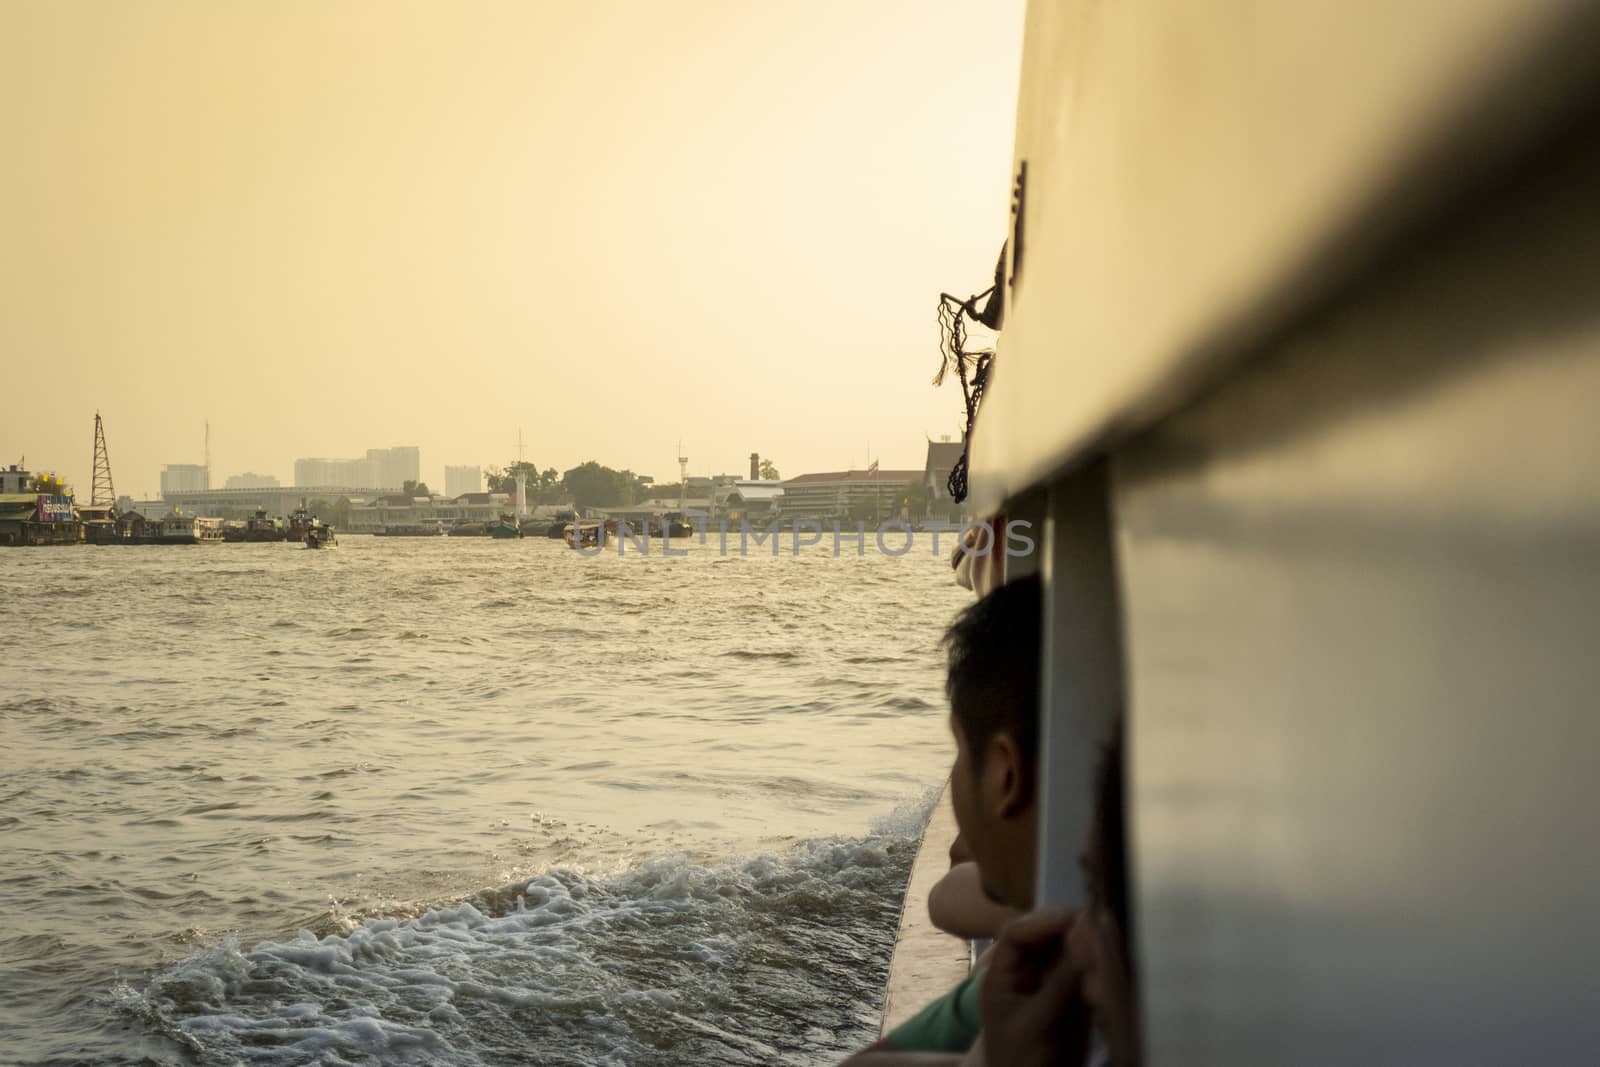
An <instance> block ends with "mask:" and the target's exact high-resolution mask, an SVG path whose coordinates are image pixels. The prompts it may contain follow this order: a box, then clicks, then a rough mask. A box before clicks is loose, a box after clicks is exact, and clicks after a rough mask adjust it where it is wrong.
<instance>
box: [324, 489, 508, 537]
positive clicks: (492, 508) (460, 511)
mask: <svg viewBox="0 0 1600 1067" xmlns="http://www.w3.org/2000/svg"><path fill="white" fill-rule="evenodd" d="M511 507H512V504H511V494H509V493H462V494H461V495H459V496H457V497H454V498H452V497H442V496H436V497H410V496H406V495H405V494H403V493H385V494H382V495H379V496H369V497H368V498H366V499H364V500H361V501H354V500H352V501H351V502H350V519H349V521H348V522H347V523H346V528H347V529H348V530H349V531H350V532H351V533H377V532H378V531H379V530H382V529H383V528H384V527H385V526H387V525H391V524H393V525H400V524H413V523H419V524H420V523H432V522H443V523H444V524H445V525H446V526H453V525H455V524H456V523H484V524H488V523H492V522H494V521H496V520H497V519H499V518H500V516H501V515H502V514H503V513H505V512H508V511H510V510H511ZM537 510H538V509H535V511H536V513H537Z"/></svg>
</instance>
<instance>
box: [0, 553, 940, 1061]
mask: <svg viewBox="0 0 1600 1067" xmlns="http://www.w3.org/2000/svg"><path fill="white" fill-rule="evenodd" d="M869 545H870V542H869ZM656 547H657V548H659V546H656ZM735 547H736V546H735ZM891 547H894V546H893V545H891ZM0 593H3V596H4V603H5V604H6V605H7V621H8V624H9V626H10V632H11V640H10V641H9V642H8V643H7V645H6V652H7V655H6V659H7V664H6V667H5V669H4V672H3V675H0V676H3V677H4V679H5V683H6V684H5V688H4V690H3V691H0V860H3V862H0V914H3V915H4V917H5V923H4V925H3V927H0V1062H6V1063H62V1064H65V1063H97V1064H98V1063H175V1064H176V1063H219V1064H220V1063H229V1064H231V1063H245V1064H258V1063H259V1064H296V1063H327V1064H345V1063H349V1064H355V1063H376V1062H383V1063H404V1062H410V1063H446V1064H478V1063H539V1064H613V1063H615V1064H657V1063H659V1064H668V1063H672V1064H677V1063H683V1064H689V1063H771V1062H779V1061H781V1062H785V1063H829V1062H832V1061H833V1060H835V1059H837V1058H838V1055H839V1053H840V1052H841V1051H843V1050H845V1049H848V1048H851V1047H853V1046H855V1045H858V1044H860V1043H861V1042H862V1041H864V1040H865V1039H866V1038H867V1037H869V1036H871V1035H872V1033H873V1032H874V1028H875V1026H876V1022H877V1009H878V1000H879V997H880V995H881V989H882V983H883V977H884V973H885V971H886V968H887V963H888V956H889V951H890V947H891V944H892V941H893V934H894V923H895V918H896V915H897V913H898V908H899V898H900V894H901V891H902V888H903V886H904V882H905V878H906V874H907V871H908V869H909V865H910V859H911V853H912V851H913V850H914V847H915V841H916V834H917V832H918V830H919V828H920V817H921V814H922V812H923V811H924V810H925V807H926V804H927V801H928V797H929V792H930V790H931V789H932V788H933V787H935V786H936V784H937V783H938V782H939V781H940V780H941V779H942V777H943V773H944V772H945V770H946V769H947V768H948V761H949V741H948V737H947V733H946V728H945V725H944V716H943V714H942V711H941V706H942V697H941V692H940V682H941V672H940V665H939V654H938V649H937V641H938V637H939V634H940V632H941V631H942V629H943V627H944V626H945V625H946V624H947V623H948V622H949V620H950V618H951V617H952V616H953V615H954V613H955V612H956V611H957V610H959V608H960V607H961V606H962V605H963V604H964V603H965V596H966V594H963V592H962V591H961V590H960V589H959V588H958V587H956V586H955V584H954V583H953V582H952V580H951V577H950V571H949V568H948V566H947V565H946V564H945V563H944V562H943V561H942V560H941V559H939V558H936V557H935V556H934V555H933V554H932V551H931V544H930V543H929V541H928V540H927V539H926V538H919V539H918V541H917V544H916V546H915V550H914V551H913V552H911V553H910V554H908V555H906V556H904V557H901V558H892V557H887V556H884V555H881V554H877V553H872V552H869V553H868V554H867V555H865V556H856V555H855V554H854V553H853V549H852V546H850V545H849V544H846V545H845V548H844V554H842V555H840V556H838V557H835V556H834V555H833V554H832V549H831V545H829V544H824V545H823V546H820V547H819V548H816V549H809V550H803V554H802V555H801V556H800V557H799V558H793V557H791V556H790V554H789V551H788V546H787V545H785V547H784V552H783V554H782V555H781V556H780V557H779V558H777V559H773V558H771V557H770V556H768V555H766V554H765V553H764V552H763V554H760V555H751V556H747V557H741V556H738V555H737V554H732V555H729V556H726V557H724V556H721V555H720V554H719V553H718V551H717V546H716V545H715V543H714V542H713V543H712V544H709V545H706V546H698V545H691V546H690V554H689V556H688V557H686V558H674V559H662V558H661V557H660V556H659V555H654V556H651V557H650V558H639V557H637V556H635V555H631V554H630V555H629V556H627V557H625V558H622V559H618V558H617V557H616V556H614V555H606V556H603V557H600V558H596V559H583V558H581V557H579V556H578V555H577V554H576V553H573V552H571V551H569V550H567V549H566V548H565V547H563V546H562V545H561V544H560V543H559V542H551V541H546V540H543V539H538V540H535V539H529V540H525V541H492V540H487V539H482V540H480V539H459V538H458V539H426V540H424V539H417V540H402V539H381V538H359V537H347V538H346V539H345V540H344V543H343V544H342V545H341V547H340V548H339V549H338V550H336V551H333V552H308V551H305V550H304V549H301V548H299V547H298V546H291V545H282V544H280V545H219V546H206V547H194V548H176V547H144V548H111V547H107V548H94V547H80V548H66V549H37V550H21V549H18V550H11V551H7V552H5V553H3V554H0Z"/></svg>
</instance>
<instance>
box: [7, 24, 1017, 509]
mask: <svg viewBox="0 0 1600 1067" xmlns="http://www.w3.org/2000/svg"><path fill="white" fill-rule="evenodd" d="M619 11H625V12H626V14H625V16H620V15H619ZM1022 14H1023V3H1022V0H994V2H987V0H985V2H982V3H980V2H978V0H929V2H927V3H923V4H919V5H917V6H916V7H915V9H914V10H912V9H907V8H905V7H904V6H903V5H898V4H858V3H846V2H843V0H816V2H813V3H808V4H804V5H800V4H749V3H740V2H736V0H697V2H696V3H693V4H687V5H652V4H632V5H625V6H624V7H623V8H620V9H619V8H615V7H609V6H607V5H603V4H602V5H591V4H577V5H573V4H556V3H541V2H534V0H483V2H482V3H478V4H474V5H471V6H470V9H467V10H464V9H461V8H458V7H455V6H451V5H440V4H424V3H409V2H405V0H400V2H396V3H392V4H382V5H378V4H374V3H370V2H364V0H355V2H352V3H342V4H281V5H249V4H224V5H182V4H180V5H171V6H162V5H157V6H155V7H152V6H150V5H145V4H87V3H77V2H70V0H68V2H62V3H48V4H13V5H8V6H6V7H5V8H4V10H3V12H0V69H3V70H4V71H5V72H6V85H7V88H8V90H9V91H8V92H7V93H5V94H0V138H3V139H4V143H6V144H7V145H8V146H11V147H12V148H13V149H14V154H16V155H17V156H18V158H19V159H25V160H26V161H27V165H26V166H13V167H8V168H5V169H4V171H3V172H0V232H3V233H4V234H5V235H6V239H5V242H4V246H3V247H0V289H3V291H4V292H5V293H6V313H5V314H4V315H0V352H4V353H6V356H7V366H8V370H10V372H11V375H10V377H9V378H8V381H7V389H8V394H10V395H14V396H24V397H28V398H30V402H29V403H27V404H23V405H18V406H17V408H16V410H15V411H14V412H13V413H12V417H11V418H9V419H8V421H7V424H6V428H5V430H4V432H3V433H0V459H3V461H4V462H6V463H10V462H14V461H16V460H18V459H20V458H22V457H23V456H26V457H27V461H28V463H29V464H30V465H32V466H34V467H35V468H41V469H52V470H55V471H57V472H59V473H60V474H62V475H63V476H64V477H66V478H67V479H68V480H69V481H70V482H72V483H73V484H74V485H76V486H79V487H86V486H88V485H89V483H90V481H91V476H92V462H91V461H92V456H93V448H92V445H93V436H92V435H93V421H94V413H95V411H96V409H98V410H100V412H101V413H102V414H103V415H104V417H105V427H106V437H107V443H108V445H109V449H110V455H111V462H112V466H113V468H114V470H115V472H116V480H117V487H118V490H119V491H120V492H127V493H133V494H137V495H147V494H151V495H153V494H154V493H156V492H158V491H159V488H160V484H159V479H160V471H161V469H162V467H163V466H164V465H171V464H199V465H205V464H206V462H207V457H206V453H205V442H204V425H205V422H206V421H207V420H209V421H210V424H211V449H210V464H209V465H210V469H211V473H212V484H214V485H220V484H222V483H223V482H224V481H225V480H226V478H227V477H229V476H232V475H235V474H240V473H244V472H256V473H260V474H265V475H269V476H272V477H275V478H278V479H279V480H280V481H281V482H285V483H287V482H289V481H291V480H292V479H293V464H294V461H295V460H296V459H298V458H312V457H359V456H364V455H365V451H366V449H367V448H369V447H371V446H373V445H375V444H377V445H383V444H385V443H388V442H395V441H403V442H407V443H408V444H412V445H415V446H417V447H418V448H419V449H420V450H421V452H422V455H423V456H424V458H425V460H426V463H425V465H424V466H423V467H422V469H421V471H420V473H421V475H422V478H423V480H424V481H427V482H428V483H429V484H430V486H433V485H434V483H435V481H439V482H441V483H442V480H443V471H444V468H445V467H446V466H460V465H477V466H489V465H494V466H500V465H503V464H505V463H506V462H507V461H509V460H514V459H516V458H517V456H518V446H517V441H518V434H519V431H520V433H521V436H522V440H523V446H522V449H523V451H522V454H523V455H524V456H525V457H526V458H527V459H528V460H530V461H532V462H534V463H537V464H538V465H539V466H540V467H541V468H547V467H555V468H557V469H562V470H564V469H567V468H570V467H573V466H576V465H577V464H579V463H581V462H583V461H585V460H589V459H593V460H596V461H598V462H599V463H602V464H604V465H606V466H610V467H613V468H617V469H623V468H628V469H634V470H640V471H644V472H648V473H651V474H654V475H655V476H657V477H659V478H662V479H667V478H674V479H675V477H676V473H677V469H678V465H677V451H676V448H677V442H678V441H679V440H680V439H681V440H682V441H683V443H684V448H685V450H686V453H687V455H688V456H689V459H690V470H691V472H692V473H695V474H708V473H709V474H715V473H737V472H742V471H744V470H745V469H746V468H747V465H748V456H749V453H750V452H752V451H758V452H760V454H761V455H762V456H766V457H770V458H771V459H772V461H773V462H774V463H776V464H777V466H778V468H779V469H780V470H782V471H783V472H785V473H791V472H805V471H819V470H830V469H843V468H846V467H850V466H858V467H859V466H861V465H863V464H864V463H866V462H869V461H870V460H871V459H874V458H876V459H878V460H879V462H880V463H881V464H882V465H883V467H885V468H894V467H905V466H914V465H916V464H917V463H919V462H920V459H921V450H922V442H923V440H924V435H925V434H927V435H932V436H933V437H934V438H937V437H938V436H939V435H940V434H943V433H950V432H953V431H955V430H957V429H958V428H959V425H960V422H959V420H960V417H961V413H962V412H961V397H960V391H959V389H958V387H957V386H956V385H955V383H954V382H948V383H946V385H945V386H944V388H942V389H935V388H934V387H933V386H932V385H931V384H930V378H931V377H932V375H933V373H934V371H935V370H936V369H937V368H938V366H939V363H940V359H939V337H938V330H937V327H936V323H935V317H934V311H935V308H936V305H937V301H938V295H939V293H940V292H941V291H950V292H955V293H960V294H967V293H976V292H979V291H981V290H983V289H985V288H987V287H988V286H989V284H990V282H991V280H992V277H993V271H994V263H995V257H996V254H997V253H998V252H999V250H1000V246H1001V243H1002V241H1003V240H1004V237H1005V234H1006V232H1007V225H1008V209H1009V202H1010V191H1011V149H1012V142H1013V137H1014V132H1015V117H1016V102H1017V86H1018V81H1019V71H1020V54H1021V30H1022ZM640 86H647V87H648V90H647V91H641V89H640ZM869 449H870V451H869Z"/></svg>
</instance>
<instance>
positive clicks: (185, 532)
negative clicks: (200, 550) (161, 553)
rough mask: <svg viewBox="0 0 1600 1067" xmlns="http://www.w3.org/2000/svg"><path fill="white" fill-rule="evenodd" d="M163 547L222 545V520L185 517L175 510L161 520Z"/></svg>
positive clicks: (194, 516) (206, 517) (198, 516)
mask: <svg viewBox="0 0 1600 1067" xmlns="http://www.w3.org/2000/svg"><path fill="white" fill-rule="evenodd" d="M160 543H161V544H163V545H218V544H221V543H222V520H221V519H215V518H210V517H208V516H205V515H185V514H183V513H182V512H181V511H176V510H174V511H173V512H172V514H170V515H165V516H163V517H162V519H161V533H160Z"/></svg>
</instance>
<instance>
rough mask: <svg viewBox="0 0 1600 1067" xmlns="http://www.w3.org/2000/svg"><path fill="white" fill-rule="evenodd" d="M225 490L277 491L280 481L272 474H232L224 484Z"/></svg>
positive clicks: (247, 472) (246, 472)
mask: <svg viewBox="0 0 1600 1067" xmlns="http://www.w3.org/2000/svg"><path fill="white" fill-rule="evenodd" d="M222 488H224V489H276V488H278V479H277V478H274V477H273V476H272V475H270V474H252V473H251V472H249V471H245V472H244V473H243V474H230V475H228V480H227V481H225V482H223V483H222Z"/></svg>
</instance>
